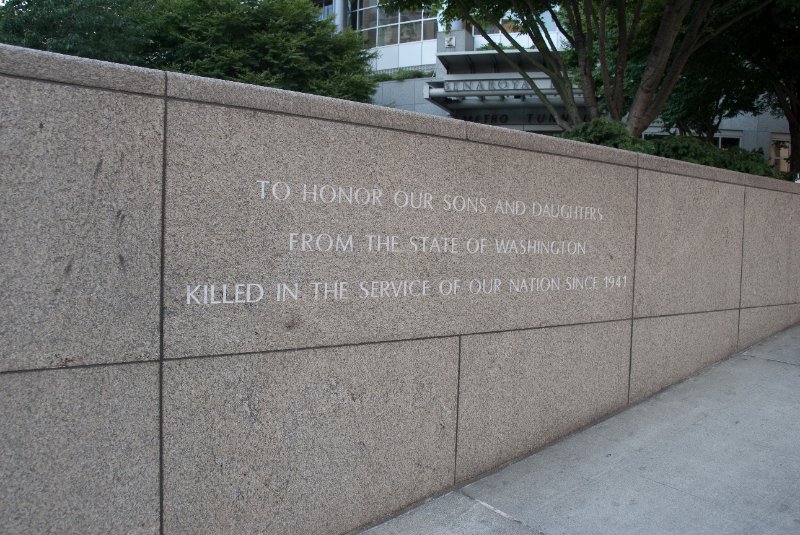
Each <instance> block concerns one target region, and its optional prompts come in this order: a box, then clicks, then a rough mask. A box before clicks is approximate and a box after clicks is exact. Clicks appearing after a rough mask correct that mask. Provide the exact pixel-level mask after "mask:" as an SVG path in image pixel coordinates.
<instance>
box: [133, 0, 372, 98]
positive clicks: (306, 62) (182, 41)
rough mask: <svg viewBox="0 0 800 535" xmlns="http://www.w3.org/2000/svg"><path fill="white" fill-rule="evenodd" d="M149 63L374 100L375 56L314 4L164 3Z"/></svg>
mask: <svg viewBox="0 0 800 535" xmlns="http://www.w3.org/2000/svg"><path fill="white" fill-rule="evenodd" d="M157 10H158V12H157V14H156V17H155V19H154V21H153V23H152V24H151V27H150V29H149V31H148V34H149V35H150V36H151V38H152V39H153V47H152V54H150V55H149V56H148V58H147V60H146V64H147V65H149V66H152V67H156V68H161V69H167V70H176V71H180V72H186V73H191V74H197V75H201V76H210V77H214V78H223V79H228V80H239V81H243V82H247V83H251V84H258V85H268V86H273V87H280V88H283V89H290V90H294V91H303V92H308V93H315V94H319V95H327V96H335V97H339V98H346V99H350V100H357V101H361V102H369V101H370V100H371V99H372V94H373V93H374V91H375V82H374V81H373V80H372V78H371V77H370V75H369V71H368V68H369V59H370V56H369V54H368V53H367V51H366V50H365V47H364V42H363V40H362V39H361V37H360V36H358V35H357V34H356V33H355V32H353V31H346V32H342V33H338V32H337V31H336V28H335V26H334V25H333V23H332V22H331V21H329V20H319V10H318V8H316V7H315V6H314V5H313V4H312V3H311V2H309V1H308V0H241V1H240V0H162V1H160V2H159V3H158V6H157Z"/></svg>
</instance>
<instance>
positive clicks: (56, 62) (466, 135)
mask: <svg viewBox="0 0 800 535" xmlns="http://www.w3.org/2000/svg"><path fill="white" fill-rule="evenodd" d="M0 74H8V75H12V76H21V77H25V78H35V79H40V80H47V81H52V82H60V83H67V84H74V85H79V86H85V87H97V88H101V89H111V90H118V91H125V92H129V93H141V94H145V95H157V96H164V95H166V96H167V97H170V98H175V99H183V100H190V101H196V102H204V103H209V104H219V105H227V106H236V107H242V108H250V109H255V110H262V111H268V112H275V113H285V114H289V115H299V116H303V117H309V118H317V119H324V120H331V121H340V122H346V123H353V124H360V125H366V126H374V127H379V128H390V129H394V130H402V131H408V132H415V133H419V134H428V135H435V136H441V137H447V138H453V139H463V140H469V141H474V142H477V143H486V144H491V145H498V146H503V147H509V148H516V149H521V150H527V151H532V152H542V153H548V154H556V155H560V156H568V157H573V158H578V159H584V160H593V161H597V162H604V163H610V164H615V165H623V166H628V167H637V166H638V167H640V168H641V169H646V170H651V171H658V172H662V173H668V174H679V175H686V176H690V177H694V178H702V179H708V180H716V181H720V182H727V183H731V184H737V185H742V186H750V187H756V188H762V189H770V190H775V191H783V192H788V193H800V185H799V184H794V183H792V182H787V181H782V180H775V179H771V178H766V177H760V176H755V175H748V174H744V173H738V172H735V171H729V170H725V169H719V168H715V167H707V166H704V165H698V164H693V163H688V162H682V161H679V160H670V159H668V158H661V157H657V156H651V155H646V154H638V153H634V152H629V151H624V150H619V149H614V148H610V147H602V146H598V145H591V144H588V143H582V142H578V141H572V140H567V139H561V138H556V137H552V136H546V135H541V134H535V133H531V132H521V131H517V130H510V129H508V128H501V127H496V126H488V125H482V124H475V123H470V122H466V121H460V120H456V119H451V118H447V117H436V116H432V115H424V114H420V113H414V112H409V111H405V110H396V109H392V108H386V107H382V106H375V105H372V104H363V103H359V102H351V101H347V100H340V99H335V98H330V97H322V96H317V95H310V94H306V93H297V92H294V91H286V90H283V89H275V88H271V87H263V86H255V85H249V84H243V83H239V82H231V81H226V80H218V79H214V78H204V77H200V76H193V75H188V74H180V73H173V72H167V73H165V72H164V71H159V70H154V69H146V68H142V67H134V66H130V65H122V64H118V63H109V62H105V61H98V60H94V59H87V58H80V57H76V56H67V55H63V54H56V53H53V52H43V51H40V50H33V49H29V48H22V47H17V46H12V45H6V44H2V43H0ZM165 74H166V76H165ZM165 80H166V82H165Z"/></svg>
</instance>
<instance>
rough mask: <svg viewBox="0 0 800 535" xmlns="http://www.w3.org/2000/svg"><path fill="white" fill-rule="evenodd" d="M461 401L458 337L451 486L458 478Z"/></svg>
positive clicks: (459, 345)
mask: <svg viewBox="0 0 800 535" xmlns="http://www.w3.org/2000/svg"><path fill="white" fill-rule="evenodd" d="M460 401H461V336H459V337H458V371H457V375H456V439H455V445H454V447H453V485H455V484H456V479H457V478H458V471H457V470H458V424H459V418H458V416H459V412H460V411H461V407H460V405H459V402H460Z"/></svg>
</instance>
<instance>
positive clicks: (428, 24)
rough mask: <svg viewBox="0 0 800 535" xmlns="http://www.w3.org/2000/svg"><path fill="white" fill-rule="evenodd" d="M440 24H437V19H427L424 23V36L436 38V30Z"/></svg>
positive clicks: (424, 37) (425, 37)
mask: <svg viewBox="0 0 800 535" xmlns="http://www.w3.org/2000/svg"><path fill="white" fill-rule="evenodd" d="M438 27H439V25H438V24H437V22H436V20H435V19H433V20H426V21H425V22H423V23H422V38H423V39H425V40H427V39H436V30H437V29H438Z"/></svg>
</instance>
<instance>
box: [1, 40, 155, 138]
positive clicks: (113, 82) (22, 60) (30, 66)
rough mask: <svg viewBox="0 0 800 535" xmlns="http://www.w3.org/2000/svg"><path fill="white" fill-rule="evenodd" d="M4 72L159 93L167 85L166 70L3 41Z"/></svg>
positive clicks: (2, 68)
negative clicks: (82, 56)
mask: <svg viewBox="0 0 800 535" xmlns="http://www.w3.org/2000/svg"><path fill="white" fill-rule="evenodd" d="M0 73H3V74H10V75H13V76H23V77H26V78H37V79H41V80H51V81H54V82H62V83H67V84H75V85H82V86H89V87H101V88H105V89H114V90H118V91H129V92H133V93H145V94H148V95H159V96H163V95H164V90H165V85H166V74H165V73H164V71H156V70H153V69H143V68H141V67H133V66H131V65H120V64H119V63H109V62H106V61H97V60H96V59H88V58H78V57H75V56H65V55H62V54H53V53H52V52H42V51H41V50H31V49H30V48H21V47H18V46H11V45H5V44H2V43H0ZM5 94H6V93H3V95H5ZM76 131H77V132H80V130H76Z"/></svg>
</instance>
